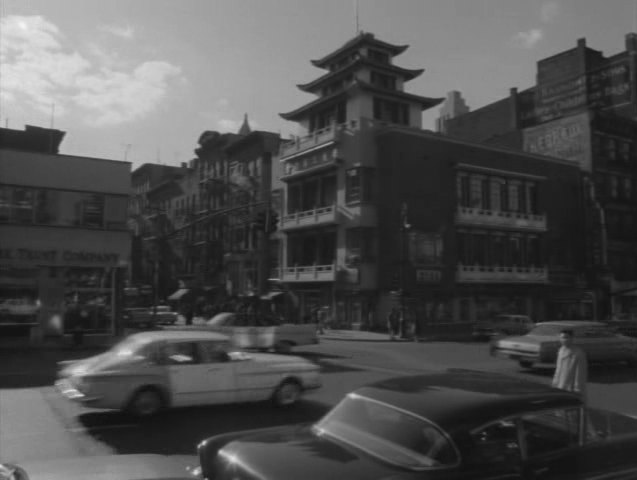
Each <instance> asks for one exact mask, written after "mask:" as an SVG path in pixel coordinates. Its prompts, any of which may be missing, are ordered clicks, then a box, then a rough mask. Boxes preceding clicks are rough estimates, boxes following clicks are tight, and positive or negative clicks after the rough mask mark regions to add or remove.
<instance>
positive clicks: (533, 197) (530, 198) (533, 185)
mask: <svg viewBox="0 0 637 480" xmlns="http://www.w3.org/2000/svg"><path fill="white" fill-rule="evenodd" d="M538 192H539V187H538V184H537V182H530V183H527V184H526V196H527V209H526V211H527V212H528V213H530V214H537V213H538V212H539V211H540V208H539V196H538Z"/></svg>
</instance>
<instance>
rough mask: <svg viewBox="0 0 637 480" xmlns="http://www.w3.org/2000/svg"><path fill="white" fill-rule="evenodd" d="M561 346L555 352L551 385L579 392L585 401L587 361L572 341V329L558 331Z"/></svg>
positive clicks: (582, 352) (584, 354) (582, 351)
mask: <svg viewBox="0 0 637 480" xmlns="http://www.w3.org/2000/svg"><path fill="white" fill-rule="evenodd" d="M560 343H561V344H562V346H561V347H560V350H559V351H558V353H557V364H556V367H555V375H553V386H554V387H556V388H561V389H563V390H568V391H569V392H576V393H579V394H580V395H581V397H582V399H583V400H584V402H586V382H587V381H588V362H587V360H586V353H584V350H582V349H581V348H580V347H578V346H577V345H574V343H573V330H568V329H567V330H562V331H561V332H560Z"/></svg>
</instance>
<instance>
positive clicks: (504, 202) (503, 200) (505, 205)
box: [500, 180, 509, 212]
mask: <svg viewBox="0 0 637 480" xmlns="http://www.w3.org/2000/svg"><path fill="white" fill-rule="evenodd" d="M508 210H509V188H508V186H507V183H506V181H504V180H502V182H501V183H500V211H502V212H506V211H508Z"/></svg>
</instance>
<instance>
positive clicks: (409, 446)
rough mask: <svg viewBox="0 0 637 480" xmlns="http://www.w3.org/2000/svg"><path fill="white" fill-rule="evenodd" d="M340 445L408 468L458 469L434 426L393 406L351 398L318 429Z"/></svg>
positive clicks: (444, 438) (452, 453) (446, 440)
mask: <svg viewBox="0 0 637 480" xmlns="http://www.w3.org/2000/svg"><path fill="white" fill-rule="evenodd" d="M314 431H315V432H316V433H317V434H318V435H330V436H333V437H335V438H337V439H338V440H340V441H343V442H346V443H348V444H350V445H352V446H354V447H357V448H360V449H361V450H363V451H365V452H367V453H369V454H371V455H374V456H377V457H380V458H382V459H383V460H385V461H388V462H391V463H394V464H397V465H400V466H403V467H407V468H415V469H421V468H430V467H441V466H449V465H454V464H456V463H457V462H458V456H457V453H456V450H455V448H454V447H453V445H452V443H451V441H450V440H449V438H448V437H447V436H446V435H444V434H443V433H442V431H441V430H440V429H439V428H438V427H436V426H435V425H434V424H432V423H430V422H428V421H427V420H425V419H424V418H421V417H418V416H416V415H412V414H410V413H408V412H406V411H404V410H400V409H397V408H394V407H392V406H391V405H388V404H385V403H380V402H376V401H374V400H371V399H368V398H365V397H362V396H360V395H356V394H349V395H348V396H347V397H345V398H344V399H343V400H342V401H341V402H340V403H339V404H338V405H337V406H336V407H334V408H333V409H332V410H331V411H330V413H328V414H327V415H326V416H325V417H324V418H323V419H322V420H321V421H320V422H319V423H317V424H316V425H315V426H314Z"/></svg>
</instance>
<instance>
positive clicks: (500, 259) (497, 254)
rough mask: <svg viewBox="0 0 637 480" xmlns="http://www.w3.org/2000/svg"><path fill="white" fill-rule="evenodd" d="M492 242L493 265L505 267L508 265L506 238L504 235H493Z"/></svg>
mask: <svg viewBox="0 0 637 480" xmlns="http://www.w3.org/2000/svg"><path fill="white" fill-rule="evenodd" d="M489 238H490V240H491V253H490V256H491V263H492V264H493V265H498V266H499V265H505V264H506V253H505V252H506V244H505V241H506V237H505V236H504V234H497V233H495V234H492V235H491V236H490V237H489Z"/></svg>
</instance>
